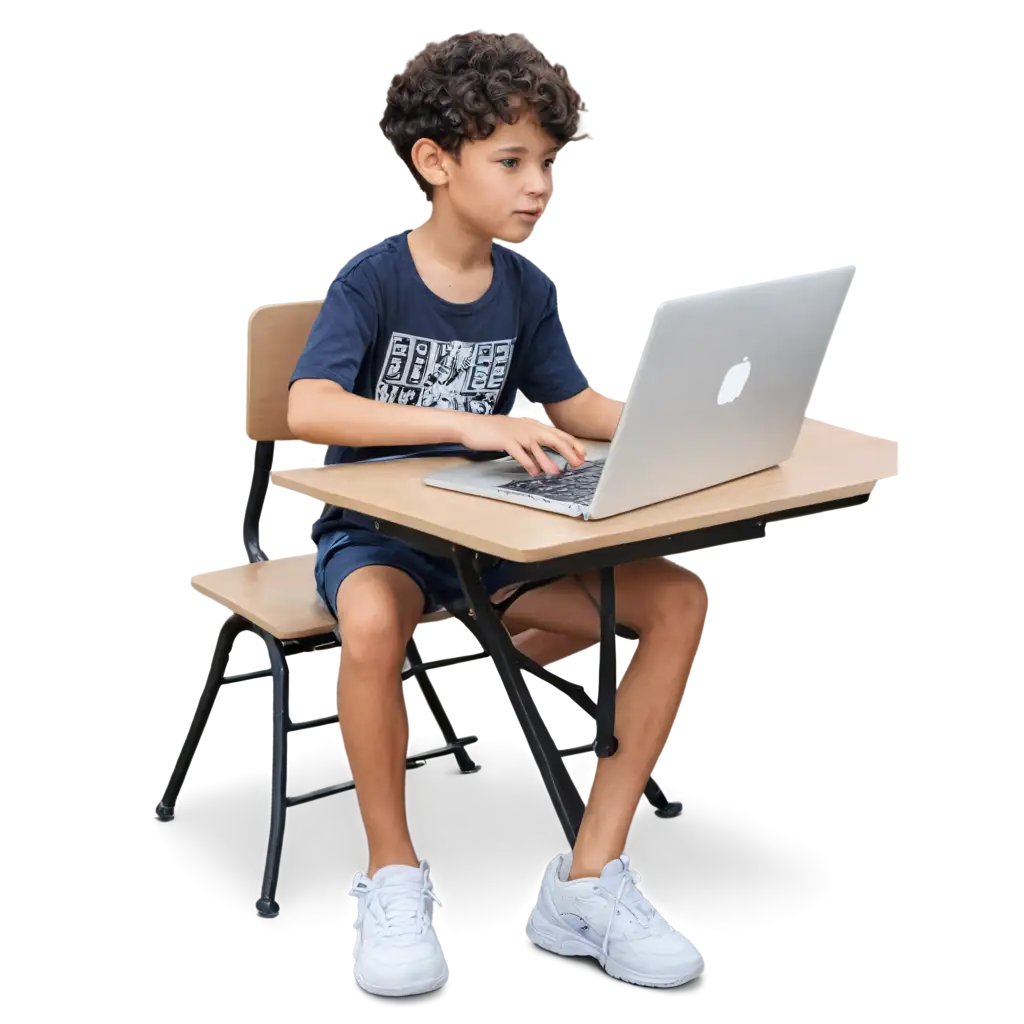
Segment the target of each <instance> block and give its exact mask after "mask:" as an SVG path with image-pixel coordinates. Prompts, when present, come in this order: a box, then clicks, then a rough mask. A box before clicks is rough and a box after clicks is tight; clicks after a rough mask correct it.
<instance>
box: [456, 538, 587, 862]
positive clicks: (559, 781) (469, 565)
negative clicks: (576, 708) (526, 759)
mask: <svg viewBox="0 0 1024 1024" xmlns="http://www.w3.org/2000/svg"><path fill="white" fill-rule="evenodd" d="M452 558H453V560H454V562H455V568H456V570H457V571H458V574H459V582H460V583H461V584H462V591H463V593H464V594H465V596H466V600H467V601H468V602H469V606H470V608H472V610H473V617H474V619H475V620H476V624H477V626H478V627H479V629H480V632H481V633H482V634H483V636H482V638H481V639H482V641H483V644H484V646H485V647H486V649H487V650H488V652H489V653H490V655H491V657H492V658H493V659H494V664H495V667H496V668H497V670H498V674H499V675H500V676H501V681H502V683H503V684H504V686H505V692H506V693H507V694H508V698H509V700H510V701H511V702H512V707H513V708H514V710H515V713H516V717H517V718H518V719H519V724H520V726H521V727H522V729H523V732H524V733H525V734H526V741H527V743H529V744H530V751H531V753H532V754H533V759H534V760H535V761H536V762H537V767H538V768H539V769H540V774H541V778H542V779H543V780H544V785H545V786H546V787H547V791H548V796H550V797H551V802H552V803H553V804H554V806H555V813H556V814H557V815H558V820H559V822H560V823H561V825H562V830H563V831H564V832H565V837H566V839H567V840H568V841H569V847H570V849H571V848H572V847H573V846H575V845H576V835H577V833H578V832H579V828H580V822H581V821H582V820H583V811H584V804H583V799H582V798H581V797H580V794H579V791H578V790H577V789H576V787H575V785H573V781H572V779H571V778H570V777H569V773H568V772H567V771H566V769H565V765H564V764H563V762H562V757H561V755H560V754H559V753H558V748H557V747H556V746H555V743H554V740H552V739H551V734H550V733H549V732H548V730H547V728H546V726H545V725H544V721H543V719H542V718H541V717H540V712H538V711H537V706H536V704H534V703H533V698H532V697H531V696H530V691H529V690H528V689H527V687H526V683H525V682H524V680H523V675H522V672H521V671H520V670H519V661H518V654H519V651H518V650H517V648H516V646H515V644H513V643H512V637H511V636H509V634H508V630H506V629H505V626H504V624H503V623H502V621H501V619H500V618H499V616H498V613H497V612H496V611H495V608H494V605H493V604H491V599H490V595H489V594H488V593H487V588H486V587H485V586H484V584H483V580H482V579H481V577H480V569H479V565H478V561H477V558H476V556H475V554H474V552H472V551H470V550H468V549H467V548H463V547H457V546H456V547H454V552H453V554H452Z"/></svg>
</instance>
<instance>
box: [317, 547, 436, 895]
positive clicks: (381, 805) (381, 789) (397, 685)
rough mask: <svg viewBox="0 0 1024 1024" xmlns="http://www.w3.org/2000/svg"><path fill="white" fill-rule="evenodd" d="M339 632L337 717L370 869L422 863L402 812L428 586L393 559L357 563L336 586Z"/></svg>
mask: <svg viewBox="0 0 1024 1024" xmlns="http://www.w3.org/2000/svg"><path fill="white" fill-rule="evenodd" d="M337 609H338V627H339V632H340V633H341V637H342V644H341V667H340V669H339V672H338V718H339V720H340V722H341V733H342V736H343V738H344V741H345V752H346V754H347V755H348V760H349V765H350V766H351V768H352V781H353V782H354V783H355V792H356V798H357V800H358V801H359V813H360V814H361V815H362V819H363V825H364V827H365V829H366V841H367V845H368V846H369V867H368V868H367V872H366V873H367V874H368V875H369V876H370V877H371V878H372V877H373V873H374V872H375V871H376V870H377V868H379V867H383V865H385V864H409V865H411V866H412V867H418V866H419V859H418V857H417V856H416V852H415V850H414V849H413V845H412V840H411V838H410V837H409V826H408V823H407V820H406V813H405V774H406V768H405V761H406V758H407V757H408V745H409V719H408V716H407V714H406V708H405V695H404V693H403V689H402V666H403V665H404V663H405V647H406V644H407V643H408V641H409V638H410V637H411V636H412V634H413V630H414V629H415V628H416V625H417V623H418V622H419V621H420V619H421V617H422V615H423V591H422V590H420V588H419V585H418V584H417V583H416V582H415V580H413V579H412V577H411V576H409V575H408V573H405V572H403V571H402V570H401V569H397V568H395V567H393V566H390V565H365V566H361V567H360V568H358V569H354V570H353V571H352V572H351V573H349V575H348V576H346V577H345V579H344V580H343V581H342V583H341V585H340V586H339V587H338V592H337Z"/></svg>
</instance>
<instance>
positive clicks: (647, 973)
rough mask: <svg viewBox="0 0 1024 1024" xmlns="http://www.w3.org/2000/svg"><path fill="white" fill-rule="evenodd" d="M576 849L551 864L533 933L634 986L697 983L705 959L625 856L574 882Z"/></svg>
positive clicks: (534, 937)
mask: <svg viewBox="0 0 1024 1024" xmlns="http://www.w3.org/2000/svg"><path fill="white" fill-rule="evenodd" d="M571 866H572V852H569V853H568V854H559V855H558V856H557V857H555V858H554V859H553V860H552V861H551V863H550V864H548V866H547V870H545V872H544V880H543V881H542V882H541V885H540V895H539V896H538V898H537V905H536V906H535V907H534V908H533V912H532V913H531V914H530V919H529V921H528V922H527V924H526V934H527V935H528V936H529V937H530V939H531V940H532V941H533V942H535V943H536V944H537V945H538V946H540V947H541V948H542V949H547V950H550V951H551V952H552V953H560V954H561V955H562V956H592V957H594V959H595V960H597V962H598V963H599V964H600V965H601V966H602V967H603V968H604V969H605V971H606V972H607V973H608V974H610V975H611V976H612V977H613V978H618V979H619V980H620V981H629V982H632V983H633V984H634V985H651V986H654V987H656V988H670V987H672V986H675V985H682V984H685V983H686V982H687V981H692V980H693V979H694V978H696V977H697V975H698V974H700V972H701V971H703V970H704V960H703V958H702V957H701V955H700V953H698V952H697V950H696V949H695V948H694V947H693V945H692V944H691V943H690V941H689V940H688V939H687V938H685V936H683V935H680V933H679V932H677V931H676V930H675V929H674V928H673V927H672V926H671V925H670V924H669V923H668V921H666V920H665V918H663V917H662V916H661V914H659V913H658V912H657V910H655V909H654V907H653V906H651V904H650V903H649V902H648V901H647V900H645V899H644V897H643V896H642V895H641V894H640V890H639V889H637V887H636V883H637V882H639V881H640V875H639V874H638V873H637V872H636V871H630V870H629V857H627V856H626V855H625V854H623V855H622V856H621V857H617V858H616V859H615V860H613V861H609V862H608V863H607V864H606V865H605V866H604V869H603V870H602V871H601V876H600V878H576V879H573V881H571V882H570V881H567V879H568V876H569V869H570V868H571Z"/></svg>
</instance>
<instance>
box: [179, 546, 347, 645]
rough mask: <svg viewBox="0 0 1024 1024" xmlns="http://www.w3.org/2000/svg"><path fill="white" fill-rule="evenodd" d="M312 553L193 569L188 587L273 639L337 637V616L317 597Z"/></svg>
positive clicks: (278, 554)
mask: <svg viewBox="0 0 1024 1024" xmlns="http://www.w3.org/2000/svg"><path fill="white" fill-rule="evenodd" d="M315 560H316V554H315V552H312V551H279V552H276V553H275V554H274V555H273V556H272V557H271V558H269V559H268V560H267V561H265V562H243V561H231V562H225V563H224V564H223V565H221V566H219V567H218V568H201V569H193V571H191V573H190V574H189V575H188V577H187V578H186V579H185V589H186V590H187V591H188V593H189V594H190V595H191V596H193V597H195V598H197V599H198V600H201V601H205V602H206V603H207V604H209V605H211V606H212V607H213V608H214V609H215V610H217V611H221V612H223V611H232V612H234V613H236V614H238V615H242V617H243V618H247V620H248V621H249V622H251V623H254V624H255V625H256V626H258V627H259V628H260V629H262V630H265V631H266V632H267V633H269V634H270V636H272V637H276V639H279V640H297V639H299V638H301V637H310V636H318V635H319V634H322V633H331V632H332V631H333V630H334V628H335V622H334V618H333V617H332V615H331V612H330V611H329V610H328V607H327V605H326V604H325V603H324V602H323V601H322V600H321V596H319V594H317V593H316V584H315V582H314V580H313V565H314V563H315Z"/></svg>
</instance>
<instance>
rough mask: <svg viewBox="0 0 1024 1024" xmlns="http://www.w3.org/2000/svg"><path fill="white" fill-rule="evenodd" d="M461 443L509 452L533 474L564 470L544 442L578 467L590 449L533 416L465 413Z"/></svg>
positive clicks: (476, 449) (475, 449)
mask: <svg viewBox="0 0 1024 1024" xmlns="http://www.w3.org/2000/svg"><path fill="white" fill-rule="evenodd" d="M464 416H465V422H464V423H463V424H462V438H461V439H460V440H461V443H462V444H464V445H465V446H466V447H467V448H472V449H473V450H474V451H499V450H501V451H506V452H508V453H509V455H511V456H512V458H514V459H515V460H516V461H517V462H518V463H519V464H520V465H521V466H522V467H523V469H525V470H526V471H527V473H529V474H530V476H540V474H541V473H560V472H561V469H560V468H559V467H558V466H557V465H556V464H555V463H554V462H552V460H551V459H550V458H549V457H548V455H547V453H546V452H545V451H544V450H543V448H542V447H541V445H544V446H546V447H548V448H553V449H554V450H555V451H556V452H558V453H559V454H560V455H562V456H563V457H564V458H565V460H566V461H567V462H568V463H569V465H570V466H573V467H574V468H575V467H577V466H580V465H582V464H583V462H584V460H585V459H586V457H587V450H586V448H585V447H584V446H583V442H582V441H578V440H577V439H576V438H575V437H573V436H572V434H567V433H566V432H565V431H564V430H559V429H558V428H557V427H553V426H551V425H550V424H548V423H541V422H540V420H534V419H530V417H529V416H496V415H493V414H484V413H465V414H464Z"/></svg>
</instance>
